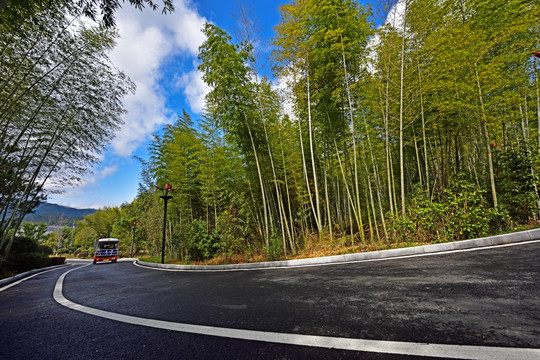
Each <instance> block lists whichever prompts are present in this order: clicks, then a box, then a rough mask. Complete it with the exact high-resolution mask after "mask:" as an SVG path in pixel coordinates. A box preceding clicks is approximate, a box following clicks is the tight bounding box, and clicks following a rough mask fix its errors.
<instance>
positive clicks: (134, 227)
mask: <svg viewBox="0 0 540 360" xmlns="http://www.w3.org/2000/svg"><path fill="white" fill-rule="evenodd" d="M137 225H139V224H137V222H136V221H134V222H133V224H131V229H132V230H133V237H132V238H131V255H130V257H131V258H133V243H134V242H135V229H136V228H137Z"/></svg>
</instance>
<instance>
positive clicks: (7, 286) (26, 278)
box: [0, 265, 69, 292]
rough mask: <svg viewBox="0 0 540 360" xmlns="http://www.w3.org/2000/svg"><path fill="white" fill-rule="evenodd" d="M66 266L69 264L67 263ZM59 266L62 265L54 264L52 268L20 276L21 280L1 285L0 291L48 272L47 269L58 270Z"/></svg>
mask: <svg viewBox="0 0 540 360" xmlns="http://www.w3.org/2000/svg"><path fill="white" fill-rule="evenodd" d="M67 266H69V265H67ZM61 267H64V265H60V266H56V267H55V268H54V269H50V270H45V271H40V272H38V273H35V274H34V275H30V276H27V277H24V278H22V279H21V280H18V281H15V282H12V283H11V284H8V285H6V286H4V287H1V288H0V292H2V291H4V290H7V289H9V288H10V287H12V286H15V285H19V284H20V283H22V282H23V281H26V280H28V279H31V278H33V277H34V276H38V275H41V274H45V273H48V272H49V271H54V270H58V269H60V268H61Z"/></svg>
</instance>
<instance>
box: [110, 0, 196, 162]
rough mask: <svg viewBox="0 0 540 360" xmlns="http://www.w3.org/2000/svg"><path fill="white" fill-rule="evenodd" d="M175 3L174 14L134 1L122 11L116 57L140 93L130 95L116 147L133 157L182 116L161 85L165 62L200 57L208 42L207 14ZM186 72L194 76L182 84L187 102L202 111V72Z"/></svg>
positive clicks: (115, 50) (114, 148)
mask: <svg viewBox="0 0 540 360" xmlns="http://www.w3.org/2000/svg"><path fill="white" fill-rule="evenodd" d="M175 8H176V10H175V12H174V13H172V14H167V15H163V14H161V12H160V11H151V10H149V9H145V10H144V11H142V12H141V11H138V10H136V9H134V8H133V7H132V6H126V7H124V8H123V9H121V10H120V11H119V12H118V13H117V25H118V29H119V33H120V39H118V41H117V46H116V48H115V49H114V51H113V52H112V54H111V60H112V61H113V63H114V64H115V65H116V66H117V67H118V68H119V69H121V70H123V71H124V72H125V73H126V74H127V75H128V76H129V77H130V78H131V80H133V81H134V82H135V84H136V85H137V91H136V93H135V94H130V95H128V96H126V97H125V98H124V106H125V108H126V109H127V111H128V112H127V114H126V115H124V117H123V119H124V125H123V126H122V129H121V130H120V131H119V132H118V133H117V136H116V138H115V139H114V140H113V142H112V148H113V151H114V152H115V153H116V154H118V155H120V156H123V157H127V156H130V155H131V154H132V153H133V152H134V151H135V150H136V149H137V148H138V147H139V146H140V145H141V144H143V143H144V142H145V140H146V139H147V138H148V137H149V135H150V134H151V133H153V132H154V131H156V130H157V129H158V128H159V127H160V126H162V125H163V124H165V123H170V122H172V121H173V120H174V119H175V118H176V114H175V112H174V111H173V110H171V109H168V108H167V105H166V101H167V96H166V94H165V93H164V92H163V91H164V90H163V89H162V88H161V87H160V84H159V82H160V79H162V78H163V71H162V66H163V65H164V63H165V62H166V61H168V60H170V59H171V58H172V57H173V56H187V57H196V56H197V54H198V48H199V46H200V45H201V44H202V43H203V41H204V35H203V33H202V32H201V29H202V27H203V26H204V23H205V22H206V19H205V18H204V17H201V16H200V15H199V14H198V13H197V12H196V11H195V10H194V9H192V8H190V7H189V4H186V2H185V1H177V2H175ZM181 72H183V73H185V74H186V75H184V76H188V77H187V78H186V81H184V82H181V84H180V85H181V86H182V87H183V88H184V94H185V95H186V97H187V101H188V102H189V104H190V106H191V107H192V110H193V111H194V112H200V111H201V109H202V105H201V103H200V99H198V98H197V97H198V96H200V94H199V95H197V93H198V92H200V91H202V90H200V89H201V84H200V82H199V81H197V79H198V77H197V75H196V72H194V71H191V72H187V73H186V72H185V71H181ZM184 76H182V78H184ZM199 78H200V77H199ZM165 80H167V79H165Z"/></svg>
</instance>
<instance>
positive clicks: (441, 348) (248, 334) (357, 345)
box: [53, 265, 540, 360]
mask: <svg viewBox="0 0 540 360" xmlns="http://www.w3.org/2000/svg"><path fill="white" fill-rule="evenodd" d="M85 266H87V265H85ZM80 268H82V267H79V268H75V269H71V270H69V271H66V272H65V273H63V274H62V275H61V276H60V277H59V278H58V280H57V282H56V286H55V288H54V293H53V297H54V299H55V300H56V302H58V303H59V304H60V305H63V306H65V307H67V308H70V309H72V310H75V311H80V312H82V313H85V314H89V315H93V316H98V317H101V318H105V319H110V320H115V321H120V322H123V323H127V324H133V325H140V326H146V327H151V328H156V329H165V330H172V331H178V332H184V333H191V334H199V335H207V336H217V337H223V338H230V339H239V340H249V341H261V342H269V343H278V344H287V345H298V346H310V347H320V348H328V349H339V350H351V351H363V352H374V353H384V354H397V355H409V356H431V357H439V358H447V359H475V360H538V359H540V349H531V348H508V347H493V346H471V345H448V344H428V343H415V342H401V341H383V340H366V339H352V338H341V337H328V336H317V335H303V334H288V333H277V332H267V331H255V330H242V329H231V328H221V327H213V326H203V325H193V324H183V323H176V322H170V321H163V320H155V319H148V318H142V317H136V316H129V315H123V314H118V313H113V312H110V311H104V310H99V309H95V308H91V307H88V306H84V305H81V304H77V303H75V302H73V301H70V300H68V299H67V298H65V297H64V295H63V284H64V279H65V277H66V275H67V274H69V273H70V272H71V271H74V270H77V269H80Z"/></svg>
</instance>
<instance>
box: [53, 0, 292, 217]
mask: <svg viewBox="0 0 540 360" xmlns="http://www.w3.org/2000/svg"><path fill="white" fill-rule="evenodd" d="M286 3H288V1H287V0H257V1H249V0H200V1H190V0H175V1H174V4H175V8H176V11H175V12H174V13H173V14H168V15H162V14H161V12H160V11H150V10H144V11H142V12H141V11H138V10H136V9H134V8H132V7H130V6H127V5H125V6H124V8H123V9H121V10H120V11H119V12H117V14H116V15H117V16H116V17H117V24H118V28H119V34H120V38H119V39H118V42H117V46H116V48H115V50H114V51H113V52H112V53H111V59H112V61H113V63H114V65H115V66H116V67H118V68H119V69H121V70H123V71H124V72H125V73H126V74H127V75H128V76H129V77H130V78H131V79H132V80H133V81H134V82H135V83H136V85H137V91H136V93H135V94H132V95H128V96H127V97H126V98H125V99H124V106H125V108H126V109H127V111H128V112H127V113H126V114H125V115H124V125H123V127H122V129H121V130H120V131H119V132H118V133H117V134H116V137H115V139H114V140H113V141H112V143H111V144H110V145H109V146H108V147H107V148H106V151H105V152H104V153H103V154H102V155H101V162H100V163H99V164H98V165H97V166H95V167H94V168H93V169H92V172H91V173H89V174H88V175H87V176H86V177H85V178H84V179H83V181H82V183H81V184H80V185H79V186H78V187H75V188H70V189H65V192H64V193H63V194H59V195H49V198H48V200H47V201H48V202H50V203H56V204H61V205H67V206H72V207H76V208H88V207H92V208H103V207H105V206H119V205H121V204H122V203H124V202H128V203H129V202H131V201H132V200H133V199H134V198H135V196H136V194H137V188H138V183H139V181H140V171H141V169H140V166H139V164H138V162H137V161H136V160H135V159H134V156H139V157H141V158H143V159H147V157H148V153H147V146H148V144H149V141H150V139H151V135H152V133H154V132H159V130H160V129H161V128H162V127H163V126H164V125H165V124H169V123H172V122H174V121H175V120H176V119H177V117H178V114H181V113H182V109H185V110H186V111H187V112H188V113H190V114H191V115H192V117H193V119H194V120H197V119H198V118H199V117H200V114H201V112H202V107H203V106H204V102H203V99H204V92H205V90H206V87H205V86H204V83H203V82H202V80H201V79H200V74H199V73H198V72H197V71H196V66H197V52H198V51H197V50H198V47H199V46H200V45H201V44H202V42H203V41H204V36H203V34H202V33H201V31H200V30H201V28H202V26H203V25H204V23H205V22H212V23H214V24H216V25H217V26H219V27H221V28H222V29H224V30H226V31H227V32H228V33H229V34H231V35H233V36H234V33H235V31H236V28H237V26H236V20H235V17H234V14H235V13H237V10H238V9H239V8H240V7H244V8H246V9H248V12H249V13H250V14H251V15H252V16H253V19H254V20H255V21H256V23H257V25H256V27H257V28H258V30H259V32H260V36H261V37H262V38H263V39H264V40H266V41H269V40H270V39H271V38H272V37H273V35H274V32H273V27H274V26H275V25H276V24H278V22H279V19H280V14H279V10H278V7H279V5H282V4H286ZM266 75H268V74H266Z"/></svg>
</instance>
